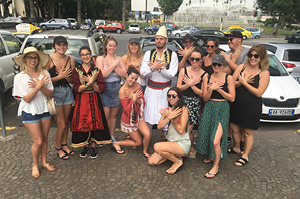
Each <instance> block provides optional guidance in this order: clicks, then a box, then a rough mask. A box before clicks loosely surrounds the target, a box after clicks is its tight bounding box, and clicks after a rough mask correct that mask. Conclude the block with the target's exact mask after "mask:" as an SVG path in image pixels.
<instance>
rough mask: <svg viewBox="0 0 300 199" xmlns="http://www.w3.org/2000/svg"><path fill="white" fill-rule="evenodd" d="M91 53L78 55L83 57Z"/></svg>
mask: <svg viewBox="0 0 300 199" xmlns="http://www.w3.org/2000/svg"><path fill="white" fill-rule="evenodd" d="M89 55H91V53H87V54H80V57H85V56H89Z"/></svg>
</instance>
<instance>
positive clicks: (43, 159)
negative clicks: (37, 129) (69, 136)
mask: <svg viewBox="0 0 300 199" xmlns="http://www.w3.org/2000/svg"><path fill="white" fill-rule="evenodd" d="M41 124H42V134H43V144H42V151H41V166H42V167H44V168H46V169H47V170H48V171H55V167H54V166H53V165H51V164H49V163H47V150H48V134H49V130H50V126H51V119H46V120H41Z"/></svg>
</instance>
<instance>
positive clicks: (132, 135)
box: [113, 131, 142, 149]
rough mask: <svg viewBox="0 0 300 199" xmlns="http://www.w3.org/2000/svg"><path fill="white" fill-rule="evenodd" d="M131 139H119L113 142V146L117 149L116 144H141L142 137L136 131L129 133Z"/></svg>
mask: <svg viewBox="0 0 300 199" xmlns="http://www.w3.org/2000/svg"><path fill="white" fill-rule="evenodd" d="M129 136H130V138H131V139H126V140H121V141H117V142H114V144H113V146H114V147H115V148H116V149H118V148H119V147H118V146H131V147H132V146H141V145H142V137H141V135H140V133H139V132H138V131H135V132H132V133H129Z"/></svg>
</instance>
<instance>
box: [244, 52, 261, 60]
mask: <svg viewBox="0 0 300 199" xmlns="http://www.w3.org/2000/svg"><path fill="white" fill-rule="evenodd" d="M247 57H248V58H252V57H254V58H255V59H258V58H259V57H260V55H259V54H251V53H249V54H247Z"/></svg>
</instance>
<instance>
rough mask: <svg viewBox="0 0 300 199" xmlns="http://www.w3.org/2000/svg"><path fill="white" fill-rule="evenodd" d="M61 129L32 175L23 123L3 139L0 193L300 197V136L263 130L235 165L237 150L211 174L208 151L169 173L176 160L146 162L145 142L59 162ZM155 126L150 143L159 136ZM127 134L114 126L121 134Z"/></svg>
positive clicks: (14, 195) (13, 195)
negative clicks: (246, 157)
mask: <svg viewBox="0 0 300 199" xmlns="http://www.w3.org/2000/svg"><path fill="white" fill-rule="evenodd" d="M55 131H56V127H55V125H53V127H52V128H51V130H50V134H49V150H48V151H49V152H48V161H49V162H50V163H52V164H54V165H55V166H56V168H57V170H56V171H55V172H49V171H47V170H45V169H40V172H41V176H40V178H39V179H34V178H33V177H32V176H31V162H32V158H31V154H30V147H31V143H32V141H31V137H30V135H29V133H28V132H27V130H26V128H25V127H23V126H22V125H19V126H18V127H17V128H16V129H14V130H10V131H7V132H8V135H9V136H8V137H7V138H2V137H0V154H1V155H0V198H222V199H224V198H264V199H265V198H272V199H275V198H278V199H282V198H299V195H300V191H299V183H300V171H299V168H300V153H299V149H300V142H299V141H300V135H297V134H296V133H294V132H292V131H291V132H290V134H288V135H286V136H285V135H284V136H282V135H281V136H280V132H274V136H270V135H272V134H270V133H266V135H265V136H264V132H261V131H260V130H258V131H257V132H256V133H255V138H256V139H255V143H254V147H253V150H252V153H251V156H250V159H249V163H248V164H247V165H246V166H245V167H243V168H238V167H235V166H234V165H233V163H234V162H235V161H236V160H237V159H238V157H239V156H238V155H231V154H229V155H228V158H227V159H226V160H222V161H221V165H220V173H219V174H218V176H217V177H215V178H214V179H206V178H204V176H203V174H204V173H206V172H207V171H208V170H209V169H210V167H211V166H212V165H211V164H204V163H202V160H203V156H200V155H199V154H197V158H195V159H189V158H186V159H185V161H184V167H183V169H182V170H181V171H180V172H178V173H177V174H174V175H169V174H167V173H166V172H165V170H166V169H168V168H169V167H170V165H171V163H170V162H166V163H164V164H162V165H160V166H154V167H153V166H149V165H148V164H147V161H146V159H145V158H144V157H143V155H142V148H141V147H137V148H136V149H133V148H131V147H123V149H124V150H125V151H126V152H125V154H124V155H118V154H116V153H114V152H113V151H111V145H106V146H103V147H99V148H98V152H99V156H98V158H96V159H91V158H88V157H87V158H80V157H79V155H78V154H79V151H80V149H75V151H76V154H75V155H74V156H71V158H70V159H69V160H65V161H64V160H60V159H59V158H58V157H57V155H56V151H55V146H54V135H55ZM161 135H162V133H161V131H158V130H154V132H153V137H152V141H151V147H150V151H151V152H152V151H153V149H152V146H153V143H155V142H157V141H162V139H163V138H162V137H161ZM123 137H124V134H123V133H121V132H117V138H118V139H122V138H123Z"/></svg>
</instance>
